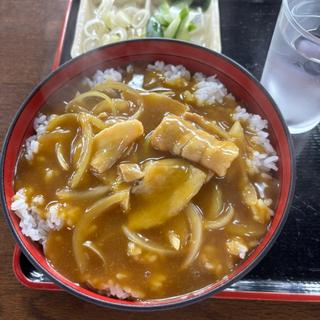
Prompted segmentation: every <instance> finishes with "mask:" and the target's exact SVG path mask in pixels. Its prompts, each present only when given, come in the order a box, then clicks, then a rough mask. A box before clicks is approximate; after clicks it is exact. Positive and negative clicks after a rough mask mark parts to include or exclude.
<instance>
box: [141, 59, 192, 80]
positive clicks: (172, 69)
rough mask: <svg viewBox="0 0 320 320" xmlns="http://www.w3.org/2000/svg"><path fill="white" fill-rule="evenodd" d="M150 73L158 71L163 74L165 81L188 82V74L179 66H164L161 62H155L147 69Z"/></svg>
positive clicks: (189, 76)
mask: <svg viewBox="0 0 320 320" xmlns="http://www.w3.org/2000/svg"><path fill="white" fill-rule="evenodd" d="M147 69H148V70H150V71H158V72H161V73H163V75H164V77H165V80H166V81H172V80H176V79H179V78H185V79H186V80H190V78H191V75H190V72H189V71H188V70H187V69H186V68H185V67H184V66H183V65H181V64H179V65H176V66H175V65H173V64H165V63H164V62H163V61H156V62H155V63H154V64H149V65H148V67H147Z"/></svg>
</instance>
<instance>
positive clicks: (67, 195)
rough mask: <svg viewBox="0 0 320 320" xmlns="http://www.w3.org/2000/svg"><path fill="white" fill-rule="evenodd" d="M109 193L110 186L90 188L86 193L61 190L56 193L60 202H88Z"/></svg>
mask: <svg viewBox="0 0 320 320" xmlns="http://www.w3.org/2000/svg"><path fill="white" fill-rule="evenodd" d="M109 191H111V186H98V187H95V188H90V189H88V190H86V191H73V190H70V189H62V190H59V191H57V192H56V195H57V197H58V198H59V199H60V200H78V201H79V200H90V199H94V198H97V197H100V196H102V195H104V194H105V193H107V192H109Z"/></svg>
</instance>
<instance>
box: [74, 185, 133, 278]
mask: <svg viewBox="0 0 320 320" xmlns="http://www.w3.org/2000/svg"><path fill="white" fill-rule="evenodd" d="M128 197H129V193H128V191H122V192H117V193H115V194H113V195H111V196H109V197H106V198H104V199H101V200H99V201H97V202H96V203H95V204H93V205H92V206H91V207H90V208H89V209H87V211H86V213H85V214H84V215H83V216H82V217H81V219H80V221H79V222H78V224H77V225H76V227H75V229H74V231H73V235H72V247H73V253H74V257H75V260H76V263H77V265H78V267H79V270H80V272H81V273H84V272H85V270H86V267H87V260H86V257H85V255H84V252H83V244H84V242H85V241H86V237H87V235H88V234H87V232H88V230H89V229H90V226H91V225H92V223H93V221H94V220H95V219H97V218H98V217H99V216H100V215H101V214H103V213H105V212H107V211H108V210H109V209H110V208H111V207H113V206H114V205H116V204H122V203H123V202H126V201H127V199H128Z"/></svg>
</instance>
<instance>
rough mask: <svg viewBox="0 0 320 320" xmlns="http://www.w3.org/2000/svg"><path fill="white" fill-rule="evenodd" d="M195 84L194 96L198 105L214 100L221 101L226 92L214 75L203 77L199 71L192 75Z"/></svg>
mask: <svg viewBox="0 0 320 320" xmlns="http://www.w3.org/2000/svg"><path fill="white" fill-rule="evenodd" d="M194 77H195V80H196V81H197V84H196V85H195V89H196V90H195V91H194V93H193V94H194V96H195V98H196V100H197V103H198V104H199V105H210V104H214V103H215V102H218V103H222V102H223V98H224V97H225V96H226V95H227V94H228V91H227V89H226V87H225V86H224V85H223V84H222V82H220V81H219V80H218V79H217V78H216V76H211V77H207V78H206V77H205V76H204V75H203V74H201V73H196V74H195V75H194Z"/></svg>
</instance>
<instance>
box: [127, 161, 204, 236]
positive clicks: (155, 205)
mask: <svg viewBox="0 0 320 320" xmlns="http://www.w3.org/2000/svg"><path fill="white" fill-rule="evenodd" d="M144 172H145V175H144V178H143V180H142V181H141V184H140V185H138V186H137V187H136V188H135V190H134V194H133V195H132V197H131V210H130V212H129V213H128V227H129V228H130V229H131V230H142V229H148V228H152V227H155V226H158V225H161V224H163V223H165V222H166V221H167V220H168V219H170V218H172V217H174V216H175V215H177V214H178V213H179V212H180V211H181V210H182V209H183V208H184V207H185V206H186V205H187V204H188V203H189V202H190V200H191V199H192V198H193V197H194V196H195V195H196V194H197V193H198V192H199V190H200V189H201V187H202V185H203V184H204V182H205V180H206V177H207V174H206V173H204V172H203V171H202V170H200V169H198V168H195V167H194V166H193V165H191V164H190V163H188V162H186V161H185V160H182V159H163V160H158V161H154V162H151V163H150V164H148V165H147V166H146V168H145V170H144Z"/></svg>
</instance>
